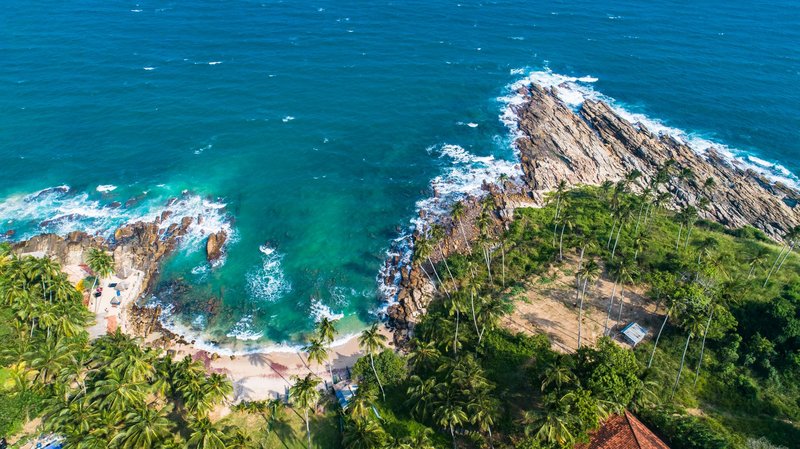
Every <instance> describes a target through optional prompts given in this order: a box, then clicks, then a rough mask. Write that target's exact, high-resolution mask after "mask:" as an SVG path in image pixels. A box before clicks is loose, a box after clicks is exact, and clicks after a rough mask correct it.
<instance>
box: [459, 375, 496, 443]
mask: <svg viewBox="0 0 800 449" xmlns="http://www.w3.org/2000/svg"><path fill="white" fill-rule="evenodd" d="M499 411H500V401H498V400H497V399H496V398H494V397H493V396H492V395H490V394H489V392H488V391H487V390H486V389H481V390H479V391H478V392H477V393H476V394H474V395H472V397H471V398H470V401H469V403H468V404H467V412H468V413H469V415H470V422H472V424H474V425H476V426H478V429H480V430H481V431H482V432H487V433H488V435H489V447H491V448H492V449H494V438H493V436H492V426H493V425H494V420H495V417H497V415H498V414H499Z"/></svg>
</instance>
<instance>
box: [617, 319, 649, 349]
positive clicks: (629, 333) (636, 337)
mask: <svg viewBox="0 0 800 449" xmlns="http://www.w3.org/2000/svg"><path fill="white" fill-rule="evenodd" d="M621 333H622V335H623V336H624V337H625V340H626V341H627V342H628V343H630V344H631V345H633V347H636V345H638V344H639V342H641V341H642V340H644V337H645V336H647V329H645V328H643V327H642V326H640V325H639V323H636V322H631V323H629V324H628V325H627V326H625V327H623V328H622V332H621Z"/></svg>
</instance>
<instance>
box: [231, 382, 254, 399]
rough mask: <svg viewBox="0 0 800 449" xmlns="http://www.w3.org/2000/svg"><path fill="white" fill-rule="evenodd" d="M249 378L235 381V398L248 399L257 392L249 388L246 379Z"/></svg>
mask: <svg viewBox="0 0 800 449" xmlns="http://www.w3.org/2000/svg"><path fill="white" fill-rule="evenodd" d="M246 380H247V379H240V380H238V381H236V382H234V383H233V400H234V401H238V400H240V399H245V400H248V399H250V398H252V397H253V393H255V392H254V391H253V390H251V389H250V388H247V386H246V385H245V381H246Z"/></svg>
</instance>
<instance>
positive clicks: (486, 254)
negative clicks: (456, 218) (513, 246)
mask: <svg viewBox="0 0 800 449" xmlns="http://www.w3.org/2000/svg"><path fill="white" fill-rule="evenodd" d="M477 224H478V230H479V231H480V236H479V238H478V240H479V243H480V246H481V249H482V251H483V260H484V262H485V263H486V273H487V274H488V275H489V283H491V282H492V256H491V252H490V248H489V246H490V245H491V243H492V239H491V237H490V235H489V230H490V227H491V224H492V217H491V216H490V215H489V210H488V208H483V209H482V210H481V213H480V214H479V215H478V221H477Z"/></svg>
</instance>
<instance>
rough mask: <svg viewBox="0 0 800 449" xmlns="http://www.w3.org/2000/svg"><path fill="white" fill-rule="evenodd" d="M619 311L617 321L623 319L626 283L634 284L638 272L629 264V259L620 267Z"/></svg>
mask: <svg viewBox="0 0 800 449" xmlns="http://www.w3.org/2000/svg"><path fill="white" fill-rule="evenodd" d="M618 274H619V278H618V279H619V280H618V282H619V285H620V289H619V313H618V314H617V322H620V321H622V306H624V305H625V284H633V277H634V275H635V274H636V271H635V268H634V267H633V266H632V265H628V263H627V261H624V262H623V263H622V264H620V267H619V271H618Z"/></svg>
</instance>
